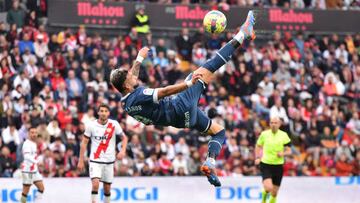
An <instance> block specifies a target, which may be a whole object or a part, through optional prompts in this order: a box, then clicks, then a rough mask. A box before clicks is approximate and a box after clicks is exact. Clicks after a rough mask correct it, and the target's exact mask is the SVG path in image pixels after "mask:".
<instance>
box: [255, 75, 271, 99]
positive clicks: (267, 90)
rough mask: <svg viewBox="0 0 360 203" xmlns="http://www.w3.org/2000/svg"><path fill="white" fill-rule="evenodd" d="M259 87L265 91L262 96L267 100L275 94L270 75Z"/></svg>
mask: <svg viewBox="0 0 360 203" xmlns="http://www.w3.org/2000/svg"><path fill="white" fill-rule="evenodd" d="M259 87H261V88H262V89H263V91H262V95H263V96H265V97H267V98H269V97H270V96H271V95H272V94H273V92H274V83H273V82H271V80H270V76H269V75H267V76H265V77H264V80H262V81H261V82H260V83H259Z"/></svg>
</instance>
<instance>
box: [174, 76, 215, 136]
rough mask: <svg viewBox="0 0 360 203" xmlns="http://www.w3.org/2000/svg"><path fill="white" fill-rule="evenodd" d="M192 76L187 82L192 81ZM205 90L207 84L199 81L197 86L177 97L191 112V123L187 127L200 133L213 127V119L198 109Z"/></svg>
mask: <svg viewBox="0 0 360 203" xmlns="http://www.w3.org/2000/svg"><path fill="white" fill-rule="evenodd" d="M191 76H192V74H190V75H189V76H188V77H187V78H186V79H185V81H187V80H190V78H191ZM205 88H206V85H205V83H204V82H203V81H200V80H199V81H198V82H197V83H196V84H194V85H193V86H191V87H190V88H188V89H186V90H185V91H183V92H181V93H180V94H178V96H177V97H178V99H179V102H181V103H182V104H185V105H186V110H187V112H189V121H188V124H185V127H188V128H191V129H196V130H198V131H200V132H206V131H207V130H208V129H209V128H210V125H211V119H210V118H209V117H207V116H206V115H205V113H204V112H203V111H201V110H200V109H199V108H198V103H199V99H200V96H201V94H202V93H203V91H204V90H205Z"/></svg>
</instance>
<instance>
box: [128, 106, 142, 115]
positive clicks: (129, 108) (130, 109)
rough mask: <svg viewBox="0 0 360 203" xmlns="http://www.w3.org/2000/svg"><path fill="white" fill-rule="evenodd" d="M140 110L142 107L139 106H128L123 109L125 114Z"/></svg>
mask: <svg viewBox="0 0 360 203" xmlns="http://www.w3.org/2000/svg"><path fill="white" fill-rule="evenodd" d="M141 110H142V106H141V105H137V106H130V107H127V108H126V109H125V111H126V112H128V113H131V112H137V111H141Z"/></svg>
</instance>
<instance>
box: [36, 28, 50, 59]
mask: <svg viewBox="0 0 360 203" xmlns="http://www.w3.org/2000/svg"><path fill="white" fill-rule="evenodd" d="M34 49H35V55H36V56H37V57H39V58H44V57H45V56H46V54H47V53H49V48H48V46H47V44H46V43H45V42H44V35H43V34H38V35H37V36H36V41H35V42H34Z"/></svg>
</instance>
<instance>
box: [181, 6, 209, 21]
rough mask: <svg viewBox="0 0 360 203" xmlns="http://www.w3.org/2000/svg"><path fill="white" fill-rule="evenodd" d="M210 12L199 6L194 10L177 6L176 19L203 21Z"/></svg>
mask: <svg viewBox="0 0 360 203" xmlns="http://www.w3.org/2000/svg"><path fill="white" fill-rule="evenodd" d="M208 11H209V10H205V9H202V8H200V7H199V6H196V7H195V8H194V9H190V8H189V7H188V6H176V7H175V18H176V19H177V20H182V19H183V20H202V19H203V18H204V16H205V15H206V13H207V12H208Z"/></svg>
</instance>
